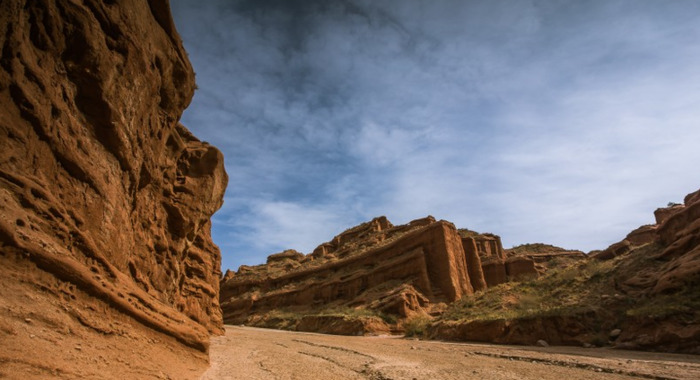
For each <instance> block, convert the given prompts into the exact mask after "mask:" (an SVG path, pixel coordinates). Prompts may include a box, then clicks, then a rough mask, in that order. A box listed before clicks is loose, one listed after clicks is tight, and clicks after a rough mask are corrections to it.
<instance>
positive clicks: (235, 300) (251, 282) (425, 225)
mask: <svg viewBox="0 0 700 380" xmlns="http://www.w3.org/2000/svg"><path fill="white" fill-rule="evenodd" d="M467 266H468V263H467V260H466V258H465V254H464V249H463V248H462V241H461V238H460V236H459V234H458V232H457V229H456V228H455V227H454V225H452V223H449V222H445V221H436V220H435V219H434V218H432V217H428V218H424V219H419V220H415V221H413V222H411V223H409V224H407V225H402V226H393V225H392V224H391V223H390V222H389V221H388V220H387V219H386V218H385V217H379V218H376V219H373V220H372V221H370V222H367V223H364V224H362V225H359V226H357V227H354V228H351V229H349V230H347V231H345V232H343V233H342V234H340V235H338V236H336V237H335V238H333V240H331V241H329V242H327V243H323V244H321V245H320V246H319V247H318V248H316V249H315V250H314V252H313V253H311V254H309V255H306V256H305V255H303V254H300V253H298V252H296V251H285V252H282V253H278V254H274V255H271V256H270V257H269V258H268V260H267V264H266V265H260V266H256V267H241V268H240V269H239V271H238V272H237V273H236V274H235V275H229V276H226V277H227V278H226V279H225V280H224V282H223V283H222V287H221V291H222V293H221V299H222V309H223V313H224V320H225V321H226V322H227V323H243V322H247V321H249V319H250V318H251V317H254V316H255V315H260V314H262V313H264V312H267V311H270V310H273V309H278V308H285V307H295V306H298V307H302V308H306V309H307V310H310V309H313V308H314V307H326V306H328V305H334V306H349V307H353V306H365V307H369V308H372V309H375V310H380V311H383V312H387V313H391V314H397V315H400V316H403V317H405V316H407V315H410V314H411V313H413V312H416V311H419V310H423V308H424V307H426V306H427V304H429V303H430V302H433V303H435V302H451V301H454V300H457V299H459V298H461V297H462V296H464V295H467V294H472V293H473V291H474V290H473V287H472V284H471V282H470V278H469V275H470V272H469V270H468V268H467Z"/></svg>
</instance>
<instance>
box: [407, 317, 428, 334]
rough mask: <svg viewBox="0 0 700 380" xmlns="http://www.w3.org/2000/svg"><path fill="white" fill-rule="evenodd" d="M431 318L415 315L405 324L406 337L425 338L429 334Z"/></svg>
mask: <svg viewBox="0 0 700 380" xmlns="http://www.w3.org/2000/svg"><path fill="white" fill-rule="evenodd" d="M431 321H432V320H431V318H430V317H429V316H427V315H425V314H419V315H415V316H413V317H410V318H408V319H406V321H404V323H403V328H404V335H405V336H407V337H416V338H425V337H426V334H427V333H428V326H430V323H431Z"/></svg>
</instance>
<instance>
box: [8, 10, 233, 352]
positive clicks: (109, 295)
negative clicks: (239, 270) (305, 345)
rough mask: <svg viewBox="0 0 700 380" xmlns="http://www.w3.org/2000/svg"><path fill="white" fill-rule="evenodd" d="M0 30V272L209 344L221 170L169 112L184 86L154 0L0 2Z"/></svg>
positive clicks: (189, 87)
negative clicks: (215, 216)
mask: <svg viewBox="0 0 700 380" xmlns="http://www.w3.org/2000/svg"><path fill="white" fill-rule="evenodd" d="M0 29H1V30H2V32H1V33H0V47H1V49H2V50H1V51H0V109H1V110H2V112H0V272H2V273H1V274H0V275H1V276H2V277H4V278H5V279H6V280H8V281H10V279H11V281H15V282H16V283H19V284H22V286H23V287H24V288H26V289H27V292H33V291H40V292H48V294H52V295H55V297H60V299H61V300H64V301H65V305H70V304H71V302H73V300H76V299H85V300H88V299H89V298H90V297H92V298H93V299H95V300H98V301H99V302H101V303H103V304H105V305H108V307H109V308H110V309H113V310H116V311H118V312H119V313H121V314H123V315H126V316H128V317H129V318H132V319H133V320H135V321H138V323H140V324H142V325H144V326H147V327H148V328H150V329H153V330H156V331H158V332H160V333H163V334H165V335H167V336H170V337H173V338H175V339H176V340H177V341H179V342H180V343H183V344H185V345H187V346H190V347H194V348H196V349H198V350H201V351H206V350H207V347H208V342H209V335H210V334H211V333H220V332H222V315H221V311H220V308H219V304H218V294H219V279H220V276H221V273H220V253H219V250H218V248H217V247H216V246H215V245H214V244H213V242H212V240H211V237H210V228H211V222H210V217H211V216H212V214H213V213H214V212H215V211H216V210H217V209H219V207H221V205H222V198H223V194H224V190H225V188H226V185H227V181H228V179H227V175H226V173H225V171H224V165H223V156H222V154H221V153H220V152H219V151H218V150H217V149H216V148H215V147H213V146H211V145H209V144H208V143H206V142H202V141H199V140H198V139H197V138H196V137H194V136H193V135H192V134H191V133H190V132H189V131H188V130H187V129H186V128H185V127H184V126H183V125H181V124H180V123H179V121H178V120H179V119H180V116H181V114H182V112H183V110H184V109H185V107H187V105H188V104H189V102H190V99H191V98H192V95H193V92H194V89H195V83H194V72H193V70H192V67H191V65H190V62H189V60H188V58H187V54H186V52H185V50H184V49H183V46H182V43H181V41H180V37H179V36H178V34H177V32H176V30H175V27H174V25H173V21H172V18H171V16H170V9H169V4H168V2H167V0H148V1H147V0H122V1H118V2H116V1H98V0H86V1H71V0H47V1H29V0H7V1H3V2H2V12H1V13H0ZM78 293H80V294H82V295H84V297H83V296H82V295H78ZM0 295H2V298H3V301H7V302H10V301H8V300H11V299H12V297H14V296H15V295H14V294H11V293H9V291H7V290H6V289H4V290H0ZM81 297H83V298H81ZM85 297H87V298H85ZM62 302H63V301H62ZM85 302H89V301H85ZM64 308H66V307H64ZM92 308H93V309H95V307H92ZM8 310H9V308H8ZM66 310H68V309H67V308H66ZM103 313H104V312H98V311H94V310H92V311H91V310H90V308H89V307H86V309H85V310H84V311H82V314H81V315H82V316H83V319H82V320H83V322H84V321H90V320H92V321H94V323H93V324H97V325H99V320H100V315H102V314H103ZM91 315H92V317H90V316H91ZM7 317H8V318H9V317H11V315H9V316H7ZM16 317H18V318H19V317H20V316H18V315H16ZM27 319H28V320H29V319H30V318H27ZM103 322H104V321H103ZM85 323H88V324H89V322H85ZM93 327H94V326H93ZM0 330H2V329H0ZM0 333H2V331H0Z"/></svg>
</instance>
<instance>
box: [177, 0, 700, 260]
mask: <svg viewBox="0 0 700 380" xmlns="http://www.w3.org/2000/svg"><path fill="white" fill-rule="evenodd" d="M171 7H172V10H173V15H174V19H175V24H176V26H177V28H178V31H179V32H180V35H181V36H182V39H183V41H184V44H185V48H186V49H187V51H188V53H189V57H190V60H191V61H192V64H193V66H194V69H195V72H196V80H197V84H198V86H199V89H198V90H197V91H196V92H195V96H194V99H193V101H192V104H191V105H190V107H189V108H188V109H187V110H186V111H185V112H184V114H183V116H182V122H183V124H185V125H186V126H187V127H188V128H189V129H190V130H192V131H193V132H194V133H195V135H197V136H198V137H200V138H201V139H203V140H206V141H209V142H211V143H213V144H214V145H216V146H217V147H219V148H220V149H221V150H222V151H223V153H224V156H225V158H226V170H227V172H228V174H229V186H228V189H227V192H226V196H225V201H224V202H225V203H224V206H223V208H222V209H221V210H220V211H219V212H218V213H217V214H215V215H214V217H213V237H214V241H215V243H216V244H218V245H219V247H220V248H221V251H222V257H223V263H222V267H223V269H224V270H225V269H227V268H230V269H236V268H238V266H239V265H241V264H248V265H252V264H259V263H263V262H264V261H265V258H266V256H267V255H269V254H272V253H275V252H279V251H281V250H283V249H287V248H293V249H297V250H299V251H301V252H304V253H308V252H310V251H312V250H313V248H314V247H316V246H317V245H318V244H320V243H322V242H324V241H327V240H329V239H330V238H332V237H333V236H334V235H336V234H337V233H339V232H341V231H343V230H345V229H346V228H348V227H351V226H353V225H356V224H358V223H361V222H363V221H366V220H369V219H371V218H373V217H375V216H379V215H386V216H387V217H388V218H389V220H391V221H392V222H393V223H394V224H401V223H406V222H408V221H410V220H412V219H415V218H420V217H424V216H426V215H433V216H435V217H436V218H438V219H446V220H449V221H451V222H454V223H455V224H456V225H457V226H458V227H465V228H470V229H473V230H477V231H481V232H493V233H496V234H499V235H501V237H502V239H503V242H504V245H505V246H506V247H510V246H513V245H517V244H522V243H529V242H545V243H550V244H555V245H559V246H563V247H566V248H572V249H581V250H584V251H589V250H593V249H601V248H605V247H607V246H608V245H609V244H611V243H613V242H615V241H618V240H620V239H621V238H623V237H624V236H625V235H626V234H627V233H628V232H629V231H631V230H632V229H634V228H636V227H638V226H640V225H642V224H649V223H652V222H653V214H652V212H653V210H654V209H656V208H657V207H662V206H665V205H666V204H667V203H668V202H671V201H674V202H680V201H682V198H683V196H684V195H685V194H687V193H689V192H692V191H695V190H697V189H698V187H699V186H700V176H699V174H700V171H699V170H698V163H699V162H700V149H699V148H698V142H700V64H699V63H700V2H698V1H681V0H673V1H654V0H648V1H645V0H629V1H615V0H599V1H578V0H577V1H574V0H571V1H494V0H484V1H466V0H465V1H456V0H455V1H450V0H445V1H418V0H405V1H398V0H397V1H371V0H366V1H361V0H346V1H334V0H324V1H321V0H317V1H311V0H305V1H304V0H245V1H198V0H171Z"/></svg>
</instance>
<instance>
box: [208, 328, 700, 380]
mask: <svg viewBox="0 0 700 380" xmlns="http://www.w3.org/2000/svg"><path fill="white" fill-rule="evenodd" d="M210 353H211V366H210V367H209V369H208V370H207V372H206V373H205V374H204V375H203V376H202V379H373V380H380V379H640V378H642V379H700V357H698V356H690V355H672V354H658V353H647V352H633V351H622V350H612V349H605V348H593V349H584V348H576V347H546V348H541V347H516V346H494V345H482V344H458V343H445V342H434V341H419V340H410V339H403V338H400V337H346V336H333V335H321V334H310V333H298V332H288V331H278V330H267V329H257V328H250V327H234V326H227V327H226V335H224V336H220V337H215V338H213V340H212V346H211V351H210Z"/></svg>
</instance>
